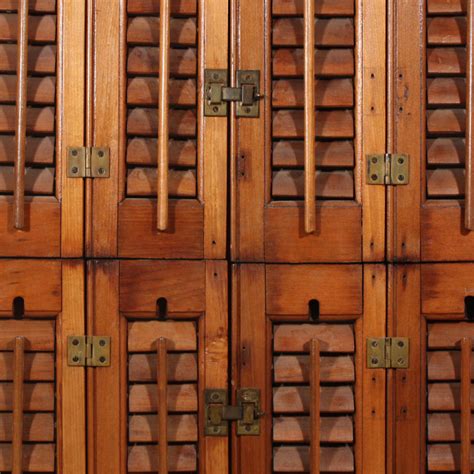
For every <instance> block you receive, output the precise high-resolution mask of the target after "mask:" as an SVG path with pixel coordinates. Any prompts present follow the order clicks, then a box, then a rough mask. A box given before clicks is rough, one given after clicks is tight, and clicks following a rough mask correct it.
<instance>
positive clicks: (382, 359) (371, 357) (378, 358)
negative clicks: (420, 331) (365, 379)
mask: <svg viewBox="0 0 474 474" xmlns="http://www.w3.org/2000/svg"><path fill="white" fill-rule="evenodd" d="M409 359H410V341H409V340H408V338H406V337H380V338H368V339H367V367H368V368H369V369H407V368H408V366H409Z"/></svg>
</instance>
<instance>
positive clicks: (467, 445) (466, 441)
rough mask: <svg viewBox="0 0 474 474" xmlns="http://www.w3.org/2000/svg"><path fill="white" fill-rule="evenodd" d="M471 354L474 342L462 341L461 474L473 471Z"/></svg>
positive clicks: (469, 340)
mask: <svg viewBox="0 0 474 474" xmlns="http://www.w3.org/2000/svg"><path fill="white" fill-rule="evenodd" d="M471 353H472V340H471V339H468V338H466V337H465V338H463V339H462V340H461V471H460V472H461V474H470V473H471V472H472V471H471V417H472V413H471V400H470V399H471Z"/></svg>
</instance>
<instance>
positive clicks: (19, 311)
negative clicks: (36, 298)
mask: <svg viewBox="0 0 474 474" xmlns="http://www.w3.org/2000/svg"><path fill="white" fill-rule="evenodd" d="M12 313H13V318H14V319H23V318H24V317H25V300H24V299H23V297H21V296H17V297H16V298H15V299H14V300H13V304H12Z"/></svg>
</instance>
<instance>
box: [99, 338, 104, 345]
mask: <svg viewBox="0 0 474 474" xmlns="http://www.w3.org/2000/svg"><path fill="white" fill-rule="evenodd" d="M99 346H101V347H104V346H105V341H104V340H103V339H101V340H100V341H99Z"/></svg>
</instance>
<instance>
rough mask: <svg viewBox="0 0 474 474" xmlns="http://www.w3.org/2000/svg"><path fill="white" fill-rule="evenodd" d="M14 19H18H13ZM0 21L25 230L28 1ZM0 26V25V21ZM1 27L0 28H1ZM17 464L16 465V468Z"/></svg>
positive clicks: (17, 219) (17, 221) (17, 215)
mask: <svg viewBox="0 0 474 474" xmlns="http://www.w3.org/2000/svg"><path fill="white" fill-rule="evenodd" d="M16 17H17V18H16ZM0 18H2V19H5V18H11V19H12V20H14V21H16V22H17V32H16V35H15V36H16V37H17V38H16V39H17V66H16V75H17V79H18V80H17V84H16V109H15V112H16V114H15V186H14V191H13V201H14V226H15V229H20V230H23V229H24V227H25V146H26V128H27V122H26V120H27V118H26V117H27V115H26V112H27V109H26V107H27V103H26V100H27V96H26V86H27V76H28V70H27V69H28V40H29V14H28V1H27V0H20V1H19V3H18V14H17V15H16V16H13V15H12V16H11V17H10V16H9V15H1V16H0ZM0 22H1V21H0ZM2 26H3V28H2ZM6 29H8V28H6V25H1V24H0V30H3V31H5V30H6ZM13 458H14V459H13V463H14V466H13V468H14V471H15V473H14V474H18V473H19V472H20V470H21V462H20V459H18V458H16V457H15V454H14V455H13ZM15 464H16V465H15Z"/></svg>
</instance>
